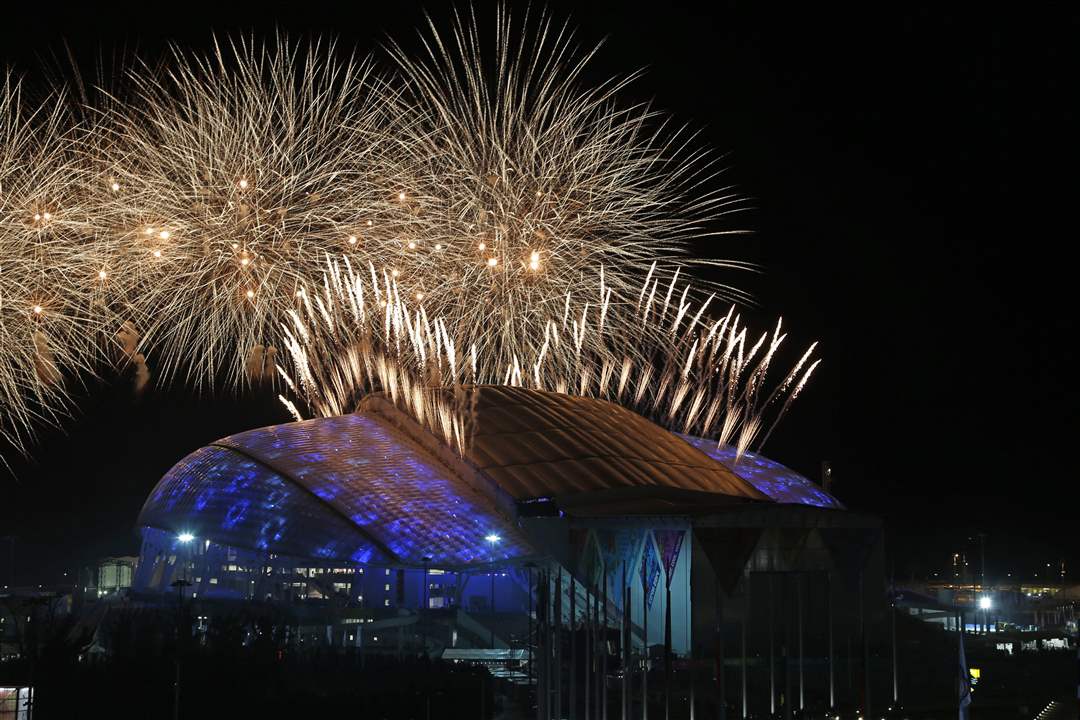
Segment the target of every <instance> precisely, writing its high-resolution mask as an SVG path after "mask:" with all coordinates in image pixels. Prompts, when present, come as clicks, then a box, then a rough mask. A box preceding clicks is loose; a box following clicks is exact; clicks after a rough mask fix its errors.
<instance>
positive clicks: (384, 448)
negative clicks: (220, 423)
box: [217, 414, 530, 566]
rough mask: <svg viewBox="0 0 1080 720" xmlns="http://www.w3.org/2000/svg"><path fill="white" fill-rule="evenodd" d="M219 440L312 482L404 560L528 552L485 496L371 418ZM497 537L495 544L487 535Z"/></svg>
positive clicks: (463, 560)
mask: <svg viewBox="0 0 1080 720" xmlns="http://www.w3.org/2000/svg"><path fill="white" fill-rule="evenodd" d="M217 444H219V445H221V446H224V447H230V448H234V449H237V450H239V451H241V452H243V453H245V454H248V455H251V456H252V457H255V458H257V459H259V460H260V461H262V462H264V463H265V464H267V465H268V466H270V467H273V468H274V469H276V470H277V471H278V472H280V473H281V474H282V475H284V476H287V477H289V478H290V479H292V480H293V481H294V482H296V483H298V484H299V485H301V486H303V487H305V488H307V489H308V490H309V491H310V492H311V493H313V494H314V495H316V496H318V497H319V498H321V499H322V500H323V501H325V502H326V503H327V504H329V505H330V506H332V507H333V508H335V509H336V510H337V511H338V512H339V513H340V514H341V515H342V516H344V517H347V518H348V519H349V520H350V521H351V522H352V523H353V525H355V526H356V527H357V528H358V529H359V530H360V531H361V532H363V533H364V534H365V535H367V536H369V537H371V538H372V539H373V540H375V541H376V543H377V544H379V545H380V546H381V547H383V548H385V550H386V552H387V553H388V554H390V555H391V556H392V557H394V558H395V559H397V560H398V561H401V562H406V563H415V564H419V563H421V562H423V558H424V557H428V558H431V560H430V562H431V563H433V564H435V565H446V566H452V565H468V564H475V563H485V562H492V561H501V560H506V559H511V558H515V557H522V556H525V555H528V554H530V549H529V548H528V546H527V544H526V542H525V541H524V538H523V537H522V535H521V534H520V532H519V531H518V530H517V528H516V527H515V526H514V525H513V524H512V523H511V522H510V521H509V520H508V519H506V518H505V517H504V516H503V515H502V513H500V512H499V511H498V510H497V509H496V507H495V505H494V503H493V502H492V501H491V500H490V499H489V498H486V497H483V496H481V495H480V494H479V493H478V492H476V491H475V490H474V489H473V488H472V487H471V486H470V485H469V484H468V483H466V482H465V481H464V480H462V479H460V478H458V477H457V476H455V475H453V474H452V473H451V472H450V471H449V470H448V469H447V468H446V467H445V466H443V465H442V463H439V462H438V461H436V460H434V459H432V458H431V457H429V456H428V455H427V454H426V453H425V452H423V451H422V450H420V449H419V448H418V447H417V446H415V445H414V444H413V443H412V442H411V441H409V440H408V439H407V438H405V437H404V436H402V435H401V434H400V433H399V432H398V431H396V430H394V429H393V428H392V427H390V426H389V425H388V424H386V423H384V422H382V421H380V420H379V419H378V418H376V417H374V416H371V415H364V414H351V415H342V416H339V417H333V418H320V419H318V420H307V421H303V422H297V423H289V424H286V425H277V426H273V427H268V428H260V429H258V430H252V431H250V432H245V433H240V434H238V435H233V436H231V437H228V438H225V439H223V440H220V441H218V443H217ZM496 536H497V537H498V538H499V540H498V541H497V542H489V541H488V540H487V538H489V537H496Z"/></svg>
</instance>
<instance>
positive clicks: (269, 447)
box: [134, 386, 882, 673]
mask: <svg viewBox="0 0 1080 720" xmlns="http://www.w3.org/2000/svg"><path fill="white" fill-rule="evenodd" d="M470 413H471V414H470V417H471V422H472V424H473V426H472V428H471V435H470V437H471V440H470V443H469V445H468V447H467V448H466V449H465V451H464V453H463V455H459V454H458V453H457V452H455V451H454V450H452V449H451V448H450V447H448V446H447V445H446V444H445V443H444V442H442V440H441V439H440V438H438V437H436V436H435V435H434V434H432V433H431V432H429V431H428V430H426V429H424V428H423V427H421V426H420V425H419V424H418V423H416V422H415V421H414V420H413V419H412V418H411V417H409V416H408V415H407V414H406V413H403V412H401V411H400V410H399V409H397V408H396V407H395V406H394V405H392V404H391V403H390V402H388V401H387V400H386V399H385V398H382V397H379V396H373V397H370V398H368V399H367V400H366V401H365V402H364V403H363V405H362V407H361V408H360V409H359V410H358V411H357V412H356V413H354V414H350V415H344V416H340V417H333V418H325V419H315V420H307V421H303V422H294V423H288V424H284V425H277V426H273V427H266V428H261V429H257V430H252V431H249V432H244V433H240V434H238V435H233V436H230V437H227V438H224V439H222V440H219V441H217V442H215V443H212V444H210V445H208V446H206V447H203V448H200V449H199V450H196V451H195V452H193V453H191V454H190V455H188V456H187V457H186V458H184V459H183V460H181V461H180V462H179V463H177V465H176V466H175V467H173V468H172V469H171V470H170V471H169V472H168V473H167V474H166V475H165V477H164V478H162V479H161V481H160V482H159V483H158V484H157V486H156V487H155V489H154V490H153V492H152V493H151V495H150V497H149V498H148V499H147V501H146V503H145V505H144V507H143V509H142V512H141V513H140V515H139V519H138V526H139V529H140V532H141V534H142V539H143V546H142V552H141V556H140V562H139V564H138V568H137V571H136V577H135V582H134V589H135V591H136V593H137V594H139V595H141V596H144V597H148V596H152V595H154V594H155V593H162V594H168V593H185V594H186V595H188V596H190V597H192V598H195V599H199V600H200V601H222V602H228V601H242V602H260V603H265V602H271V603H291V604H292V605H294V606H296V605H306V606H308V607H333V608H336V610H335V611H334V613H333V620H332V621H326V627H325V640H326V642H330V643H334V644H337V643H345V644H351V645H356V646H362V647H371V646H372V645H375V646H378V645H380V644H385V643H387V642H390V643H391V644H395V645H396V646H397V647H398V649H399V650H400V648H401V646H402V644H403V643H409V642H412V641H413V639H415V638H418V637H419V634H418V633H410V635H409V638H408V639H405V638H404V637H403V636H404V632H403V630H402V628H403V627H408V624H409V623H411V622H415V619H416V618H417V617H418V616H423V615H427V616H428V617H440V618H443V619H444V621H442V622H441V627H443V628H444V629H445V632H444V633H441V634H440V632H437V631H435V629H433V628H432V627H428V628H425V629H424V632H423V640H422V642H423V644H424V648H425V649H426V650H428V651H439V650H441V649H443V648H448V647H459V648H460V647H492V646H495V647H521V646H522V644H523V643H527V642H529V641H528V640H527V639H526V638H528V637H529V636H528V634H527V632H528V631H527V630H526V629H525V628H526V623H527V624H528V625H527V626H528V627H529V628H531V627H532V624H533V623H532V621H531V620H532V618H535V617H537V607H538V606H537V603H538V602H539V600H540V598H541V597H544V598H547V601H548V602H549V603H550V602H551V601H550V599H551V594H552V592H558V594H559V595H560V597H561V600H560V601H559V603H558V607H559V610H558V612H559V614H560V617H561V618H562V622H566V621H568V620H569V613H570V612H571V608H576V610H575V611H574V612H576V613H582V612H584V611H585V608H586V607H590V608H593V609H594V612H595V614H596V617H597V618H600V617H601V616H603V617H604V618H605V622H607V623H608V624H609V625H610V626H611V627H614V628H618V627H620V624H621V623H623V622H624V621H623V619H622V618H625V626H623V627H626V628H627V629H628V632H629V633H630V636H631V642H633V643H634V644H635V645H637V646H642V647H644V646H653V645H658V644H662V643H665V641H668V642H670V645H669V647H670V649H671V651H672V652H673V653H675V654H676V655H679V656H683V657H687V656H694V657H698V658H712V657H713V656H714V654H715V652H716V650H715V646H716V641H717V638H718V637H719V638H721V643H722V638H723V636H724V635H725V634H727V635H733V634H734V635H733V637H735V638H737V637H738V634H739V632H740V631H739V628H742V630H741V632H742V637H743V653H744V660H743V662H744V663H745V662H746V661H745V652H746V650H745V648H746V634H747V626H749V628H750V633H751V634H753V633H754V632H755V628H757V629H758V630H760V631H764V629H765V628H772V627H773V626H774V625H776V624H777V622H778V621H777V617H779V615H783V616H784V617H785V618H787V619H788V620H790V619H792V618H793V617H794V614H795V613H797V614H798V620H797V625H798V628H799V630H798V632H799V633H800V635H799V643H800V644H799V647H800V652H802V650H801V648H802V634H803V633H804V631H805V632H806V633H808V636H809V637H821V638H824V635H822V634H821V633H824V632H825V627H826V623H827V624H828V632H829V643H830V645H829V647H830V653H831V647H832V644H831V643H832V633H833V623H834V617H835V618H836V621H835V622H837V623H839V624H843V623H844V622H854V621H853V620H851V618H855V617H856V616H857V617H858V618H860V619H861V618H862V617H863V606H862V604H859V605H858V607H856V605H855V602H856V598H861V597H862V595H863V593H862V589H863V588H864V587H867V585H868V583H869V584H870V587H871V589H872V590H873V591H874V593H875V594H879V595H880V594H882V593H880V590H881V585H880V583H881V582H882V579H881V575H882V573H881V561H880V555H881V529H880V524H879V522H878V521H877V520H876V519H875V518H872V517H867V516H864V515H860V514H857V513H853V512H850V511H848V510H847V509H845V508H844V507H843V505H842V504H841V503H840V502H838V501H837V500H836V499H835V498H834V497H833V496H831V495H830V494H828V493H827V492H825V491H824V489H823V488H821V487H820V486H819V485H817V484H815V483H813V482H811V481H810V480H808V479H806V478H804V477H802V476H800V475H798V474H797V473H795V472H793V471H791V470H790V469H788V468H786V467H784V466H783V465H780V464H778V463H775V462H773V461H771V460H769V459H768V458H765V457H763V456H761V455H757V454H754V453H746V454H744V455H743V456H742V457H741V458H739V459H738V461H736V457H735V453H734V451H733V450H731V449H730V448H726V447H720V448H718V447H717V446H716V443H715V442H713V441H708V440H703V439H700V438H695V437H687V436H680V435H676V434H673V433H671V432H668V431H666V430H664V429H662V428H660V427H658V426H657V425H655V424H653V423H651V422H649V421H648V420H646V419H645V418H643V417H641V416H639V415H637V414H635V413H633V412H631V411H629V410H626V409H624V408H622V407H619V406H617V405H614V404H611V403H608V402H605V401H601V400H595V399H588V398H581V397H573V396H567V395H561V394H556V393H549V392H541V391H534V390H525V389H520V388H509V387H494V386H483V387H479V388H475V389H474V391H473V395H472V407H471V409H470ZM541 577H544V578H545V583H547V584H546V588H547V589H546V590H545V591H544V592H540V589H539V586H538V582H539V578H541ZM552 578H555V579H556V580H557V583H556V582H555V580H552ZM177 581H181V582H177ZM875 585H877V587H876V588H875V587H874V586H875ZM571 594H573V599H571ZM627 600H628V601H627ZM860 602H861V601H860ZM598 607H599V608H600V609H602V611H603V615H601V613H600V612H596V608H598ZM627 607H629V610H630V612H629V614H628V615H627V614H625V613H624V610H626V609H627ZM419 608H426V610H425V611H424V612H423V613H417V612H416V611H417V610H418V609H419ZM856 611H858V613H857V615H856ZM804 618H805V620H804ZM789 626H790V627H792V628H794V627H795V626H796V623H795V622H794V621H792V622H791V623H788V622H787V620H785V621H784V623H783V627H785V628H787V627H789ZM393 628H396V630H393V631H392V632H391V629H393ZM771 632H772V630H771V629H770V633H771ZM815 632H816V633H818V634H817V635H814V633H815ZM380 635H381V637H382V640H381V641H380V639H379V637H380ZM751 642H753V640H751ZM808 642H809V641H808ZM440 646H441V647H440ZM772 647H773V645H772V636H771V635H770V645H769V648H770V652H772ZM822 647H823V646H822ZM729 652H730V651H729ZM820 654H823V652H822V653H820ZM830 668H831V664H830ZM830 673H831V669H830Z"/></svg>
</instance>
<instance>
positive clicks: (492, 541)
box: [484, 533, 502, 650]
mask: <svg viewBox="0 0 1080 720" xmlns="http://www.w3.org/2000/svg"><path fill="white" fill-rule="evenodd" d="M484 539H485V540H487V543H488V545H490V546H491V552H492V556H491V620H492V623H494V622H495V545H496V544H497V543H498V542H499V541H500V540H502V538H500V537H499V536H498V535H496V534H495V533H488V534H487V535H486V536H485V537H484ZM491 649H492V650H494V649H495V625H494V624H492V626H491Z"/></svg>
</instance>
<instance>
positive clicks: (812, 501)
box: [679, 435, 844, 509]
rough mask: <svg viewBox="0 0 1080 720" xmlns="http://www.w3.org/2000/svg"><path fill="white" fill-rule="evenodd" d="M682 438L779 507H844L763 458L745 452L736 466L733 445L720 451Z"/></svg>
mask: <svg viewBox="0 0 1080 720" xmlns="http://www.w3.org/2000/svg"><path fill="white" fill-rule="evenodd" d="M679 437H681V438H682V439H683V440H686V442H688V443H690V444H691V445H693V446H694V447H696V448H697V449H698V450H701V451H702V452H704V453H705V454H706V455H708V456H709V457H711V458H712V459H713V460H716V461H717V462H719V463H721V464H722V465H724V467H726V468H727V469H729V470H731V471H732V472H733V473H735V474H736V475H738V476H739V477H741V478H743V479H744V480H746V481H747V482H749V483H750V484H751V485H753V486H754V487H756V488H757V489H758V490H760V491H761V492H763V493H765V494H766V495H768V496H769V497H770V498H772V499H773V500H775V501H776V502H778V503H788V504H797V505H812V506H814V507H823V508H836V509H842V508H843V507H844V506H843V505H841V504H840V502H839V501H838V500H837V499H836V498H834V497H833V496H832V495H830V494H828V493H827V492H825V491H824V490H823V489H822V488H821V487H819V486H818V485H817V484H816V483H814V482H812V481H810V480H807V479H806V478H805V477H803V476H802V475H800V474H799V473H797V472H795V471H794V470H792V469H790V468H788V467H785V466H783V465H781V464H780V463H778V462H774V461H772V460H770V459H769V458H767V457H765V456H764V455H758V454H756V453H752V452H744V453H743V454H742V457H740V458H739V462H738V463H736V462H735V455H736V453H735V448H733V447H731V446H730V445H723V446H720V447H717V445H716V441H715V440H706V439H705V438H699V437H694V436H693V435H679Z"/></svg>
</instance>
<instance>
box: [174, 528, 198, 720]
mask: <svg viewBox="0 0 1080 720" xmlns="http://www.w3.org/2000/svg"><path fill="white" fill-rule="evenodd" d="M194 539H195V536H194V535H192V534H191V533H189V532H182V533H180V534H179V535H177V536H176V540H177V542H179V543H180V544H181V545H183V546H185V547H186V546H188V545H189V544H190V543H191V541H192V540H194ZM184 562H185V565H186V564H187V560H186V559H185V561H184ZM172 587H174V588H176V680H175V682H174V683H173V720H179V718H180V651H181V647H180V646H181V644H182V643H183V642H184V636H185V633H184V630H183V622H184V588H186V587H191V581H190V580H188V579H187V578H184V577H181V578H177V579H176V580H174V581H173V582H172ZM190 632H191V626H190V625H188V628H187V633H188V634H190Z"/></svg>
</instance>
